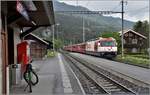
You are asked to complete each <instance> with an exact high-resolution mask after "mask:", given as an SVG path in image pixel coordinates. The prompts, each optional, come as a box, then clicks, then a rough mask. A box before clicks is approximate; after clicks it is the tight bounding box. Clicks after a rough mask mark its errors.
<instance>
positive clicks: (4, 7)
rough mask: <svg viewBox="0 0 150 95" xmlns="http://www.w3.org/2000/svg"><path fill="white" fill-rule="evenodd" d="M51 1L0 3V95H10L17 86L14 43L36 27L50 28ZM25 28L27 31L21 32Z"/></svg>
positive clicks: (51, 22) (17, 66)
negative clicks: (12, 88) (13, 87)
mask: <svg viewBox="0 0 150 95" xmlns="http://www.w3.org/2000/svg"><path fill="white" fill-rule="evenodd" d="M54 23H55V20H54V10H53V2H52V1H20V0H16V1H1V18H0V25H1V28H0V29H1V31H0V94H9V91H10V88H11V87H12V86H13V85H16V84H19V83H20V81H19V80H20V79H18V77H19V75H20V74H19V73H18V71H17V70H19V69H20V67H19V65H18V62H17V52H18V51H17V44H18V43H21V42H22V41H23V37H24V36H25V35H27V34H29V33H31V32H32V31H34V30H36V29H37V28H39V27H46V26H53V25H54ZM25 27H28V28H29V29H28V30H26V31H23V30H24V29H23V28H25Z"/></svg>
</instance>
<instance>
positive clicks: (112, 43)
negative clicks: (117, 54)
mask: <svg viewBox="0 0 150 95" xmlns="http://www.w3.org/2000/svg"><path fill="white" fill-rule="evenodd" d="M101 46H115V43H114V42H113V41H102V42H101Z"/></svg>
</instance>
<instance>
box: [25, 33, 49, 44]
mask: <svg viewBox="0 0 150 95" xmlns="http://www.w3.org/2000/svg"><path fill="white" fill-rule="evenodd" d="M29 35H31V36H33V37H34V38H36V39H38V40H39V41H41V42H43V43H45V44H47V45H49V43H48V42H46V41H45V40H43V39H42V38H40V37H38V36H36V35H34V34H32V33H30V34H28V35H26V36H25V37H27V36H29Z"/></svg>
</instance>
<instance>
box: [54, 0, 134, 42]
mask: <svg viewBox="0 0 150 95" xmlns="http://www.w3.org/2000/svg"><path fill="white" fill-rule="evenodd" d="M54 10H55V11H90V10H89V9H87V8H85V7H82V6H73V5H68V4H65V3H60V2H58V1H55V2H54ZM83 17H84V23H85V33H86V35H85V37H86V40H89V39H92V38H95V37H99V36H100V34H101V33H102V32H106V31H107V32H108V31H110V32H112V31H113V32H117V31H120V30H121V19H120V18H115V17H111V16H102V15H86V14H67V13H57V12H56V13H55V20H56V23H59V24H60V25H59V28H58V31H59V32H61V33H60V34H61V36H60V35H59V37H61V39H64V41H65V42H66V43H70V42H73V43H79V42H82V28H83V27H82V26H83ZM133 25H134V22H131V21H127V20H125V21H124V26H125V29H128V28H132V27H133Z"/></svg>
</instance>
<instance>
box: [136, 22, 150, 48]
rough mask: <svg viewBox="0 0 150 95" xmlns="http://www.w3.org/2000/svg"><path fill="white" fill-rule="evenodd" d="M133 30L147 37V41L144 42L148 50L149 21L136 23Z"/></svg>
mask: <svg viewBox="0 0 150 95" xmlns="http://www.w3.org/2000/svg"><path fill="white" fill-rule="evenodd" d="M133 30H134V31H136V32H138V33H140V34H142V35H144V36H146V37H147V41H146V42H144V43H145V45H146V47H147V48H148V46H149V45H148V44H149V40H148V39H149V23H148V21H143V22H142V21H138V22H136V23H135V25H134V26H133Z"/></svg>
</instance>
